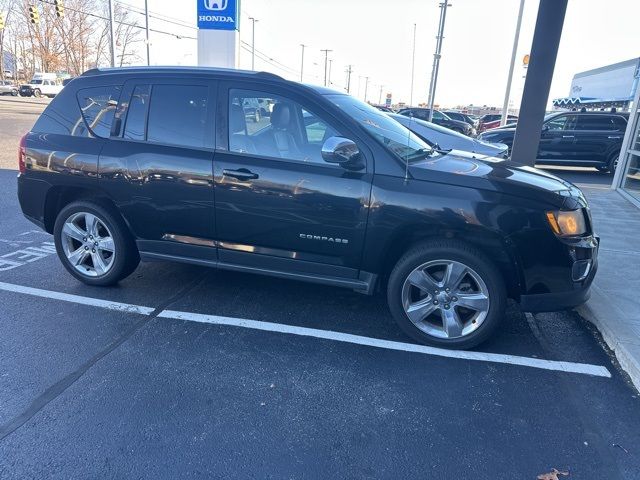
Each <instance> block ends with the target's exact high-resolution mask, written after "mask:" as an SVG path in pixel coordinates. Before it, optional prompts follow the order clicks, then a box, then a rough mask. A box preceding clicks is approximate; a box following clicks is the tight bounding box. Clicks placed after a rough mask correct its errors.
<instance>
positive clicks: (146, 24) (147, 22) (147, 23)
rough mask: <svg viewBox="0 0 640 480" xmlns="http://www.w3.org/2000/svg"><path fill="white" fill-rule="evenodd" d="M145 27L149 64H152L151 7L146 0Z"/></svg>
mask: <svg viewBox="0 0 640 480" xmlns="http://www.w3.org/2000/svg"><path fill="white" fill-rule="evenodd" d="M144 29H145V33H146V36H147V66H149V65H151V45H150V44H149V7H148V6H147V0H144Z"/></svg>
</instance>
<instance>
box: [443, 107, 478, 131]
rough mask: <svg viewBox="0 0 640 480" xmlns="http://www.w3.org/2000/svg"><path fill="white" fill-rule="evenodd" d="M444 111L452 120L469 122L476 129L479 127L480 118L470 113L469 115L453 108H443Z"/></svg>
mask: <svg viewBox="0 0 640 480" xmlns="http://www.w3.org/2000/svg"><path fill="white" fill-rule="evenodd" d="M442 113H444V114H445V115H446V116H447V117H449V118H451V119H452V120H458V121H460V122H467V123H468V124H469V125H471V126H472V127H473V128H475V129H476V130H477V128H478V119H476V118H472V117H471V116H470V115H467V114H466V113H462V112H455V111H453V110H443V111H442Z"/></svg>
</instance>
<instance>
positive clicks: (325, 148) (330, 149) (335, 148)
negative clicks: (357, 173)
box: [322, 137, 360, 165]
mask: <svg viewBox="0 0 640 480" xmlns="http://www.w3.org/2000/svg"><path fill="white" fill-rule="evenodd" d="M359 158H360V151H359V150H358V146H357V145H356V143H355V142H354V141H353V140H349V139H348V138H344V137H329V138H327V140H326V141H325V142H324V145H322V159H323V160H324V161H325V162H327V163H337V164H340V165H353V164H354V163H359V162H357V160H358V159H359Z"/></svg>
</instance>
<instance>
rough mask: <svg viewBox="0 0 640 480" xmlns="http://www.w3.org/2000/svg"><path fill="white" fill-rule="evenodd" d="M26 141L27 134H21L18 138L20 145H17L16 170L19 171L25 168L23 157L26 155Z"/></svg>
mask: <svg viewBox="0 0 640 480" xmlns="http://www.w3.org/2000/svg"><path fill="white" fill-rule="evenodd" d="M26 143H27V134H25V135H23V137H22V138H21V139H20V147H18V170H19V171H20V173H24V172H25V170H26V169H27V165H26V163H25V157H26V156H27V149H26V147H25V144H26Z"/></svg>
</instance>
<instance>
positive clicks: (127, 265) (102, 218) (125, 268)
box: [53, 201, 140, 285]
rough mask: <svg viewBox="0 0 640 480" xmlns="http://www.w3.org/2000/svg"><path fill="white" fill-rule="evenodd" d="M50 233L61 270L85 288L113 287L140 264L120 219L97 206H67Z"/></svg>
mask: <svg viewBox="0 0 640 480" xmlns="http://www.w3.org/2000/svg"><path fill="white" fill-rule="evenodd" d="M53 233H54V239H55V244H56V250H57V252H58V256H59V257H60V260H61V261H62V264H63V265H64V267H65V268H66V269H67V270H68V271H69V273H71V275H73V276H74V277H76V278H77V279H78V280H80V281H81V282H84V283H86V284H88V285H113V284H114V283H117V282H119V281H120V280H122V279H124V278H125V277H127V276H128V275H129V274H131V273H132V272H133V271H134V270H135V268H136V267H137V266H138V263H139V262H140V257H139V255H138V250H137V248H136V245H135V242H134V241H133V238H132V237H131V234H130V232H129V230H128V229H127V226H126V224H125V223H124V221H123V220H122V218H120V217H119V216H118V215H117V213H114V212H112V211H111V209H109V208H107V207H106V206H103V205H101V204H99V203H94V202H90V201H79V202H74V203H71V204H69V205H67V206H66V207H64V208H63V209H62V210H61V211H60V213H59V214H58V217H57V219H56V223H55V227H54V232H53Z"/></svg>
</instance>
